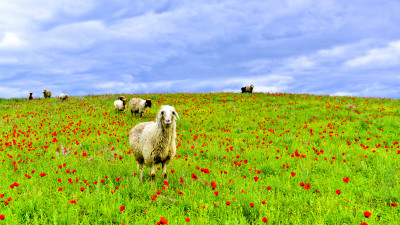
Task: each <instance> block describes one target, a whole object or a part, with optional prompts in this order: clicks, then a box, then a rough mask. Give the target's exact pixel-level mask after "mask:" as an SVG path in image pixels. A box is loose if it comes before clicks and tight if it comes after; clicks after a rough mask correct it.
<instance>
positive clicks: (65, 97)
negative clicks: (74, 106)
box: [58, 94, 69, 101]
mask: <svg viewBox="0 0 400 225" xmlns="http://www.w3.org/2000/svg"><path fill="white" fill-rule="evenodd" d="M58 98H59V99H60V100H61V101H63V100H66V99H67V98H69V95H68V94H61V95H60V96H58Z"/></svg>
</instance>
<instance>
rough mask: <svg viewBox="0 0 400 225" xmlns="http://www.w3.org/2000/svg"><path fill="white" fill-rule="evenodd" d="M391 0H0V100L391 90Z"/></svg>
mask: <svg viewBox="0 0 400 225" xmlns="http://www.w3.org/2000/svg"><path fill="white" fill-rule="evenodd" d="M399 9H400V2H399V1H398V0H392V1H390V0H354V1H353V0H352V1H320V0H298V1H295V0H282V1H275V0H257V1H255V0H247V1H239V0H220V1H217V0H208V1H204V0H190V1H186V0H170V1H168V0H146V1H144V0H143V1H141V0H138V1H128V0H112V1H106V0H104V1H103V0H79V1H69V0H58V1H54V0H31V1H26V0H24V1H22V0H5V1H0V98H12V97H27V96H28V93H29V92H33V93H34V97H39V96H42V91H43V89H44V88H46V89H49V90H51V91H52V92H53V96H54V95H55V96H57V95H59V94H60V93H68V94H70V95H86V94H109V93H115V94H117V93H155V92H157V93H163V92H220V91H233V92H238V91H240V88H241V87H242V86H245V85H249V84H254V86H255V88H254V90H255V91H256V92H287V93H309V94H318V95H321V94H323V95H353V96H366V97H390V98H392V97H394V98H400V88H398V87H399V84H400V26H399V24H400V13H399Z"/></svg>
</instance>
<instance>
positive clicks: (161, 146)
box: [129, 105, 179, 186]
mask: <svg viewBox="0 0 400 225" xmlns="http://www.w3.org/2000/svg"><path fill="white" fill-rule="evenodd" d="M175 116H176V117H177V118H178V119H179V116H178V113H177V112H176V110H175V108H174V107H172V106H169V105H163V106H161V109H160V111H158V115H157V119H156V122H144V123H139V124H138V125H136V126H135V127H134V128H133V129H132V130H131V131H130V132H129V145H130V148H131V150H132V152H133V155H134V156H135V159H136V161H137V162H138V167H139V169H140V180H141V181H142V180H143V164H144V165H146V166H148V167H150V168H151V185H152V186H153V185H154V178H155V176H156V173H155V169H154V165H155V164H159V163H161V164H162V168H163V175H164V180H165V181H168V178H167V165H168V164H169V163H170V161H171V160H172V159H173V157H174V156H175V153H176V145H175V138H176V122H175Z"/></svg>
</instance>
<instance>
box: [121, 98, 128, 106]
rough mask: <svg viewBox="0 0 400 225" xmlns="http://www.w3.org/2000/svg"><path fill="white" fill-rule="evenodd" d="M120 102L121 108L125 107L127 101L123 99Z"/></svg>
mask: <svg viewBox="0 0 400 225" xmlns="http://www.w3.org/2000/svg"><path fill="white" fill-rule="evenodd" d="M121 101H122V105H123V106H125V105H126V103H127V102H128V100H126V99H125V98H124V99H121Z"/></svg>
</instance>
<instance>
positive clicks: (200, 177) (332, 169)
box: [0, 93, 400, 224]
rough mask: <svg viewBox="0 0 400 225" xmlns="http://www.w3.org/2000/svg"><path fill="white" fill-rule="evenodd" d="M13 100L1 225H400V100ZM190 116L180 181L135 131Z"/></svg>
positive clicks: (7, 120) (182, 134)
mask: <svg viewBox="0 0 400 225" xmlns="http://www.w3.org/2000/svg"><path fill="white" fill-rule="evenodd" d="M123 95H125V96H126V97H127V98H128V99H130V98H132V97H140V98H143V99H145V98H151V99H152V102H153V107H152V108H151V109H149V110H148V111H147V112H146V114H145V115H144V117H143V118H138V117H135V116H133V117H132V116H131V114H130V112H129V113H128V112H126V113H119V114H117V113H115V111H114V107H113V102H114V100H116V99H117V97H118V96H119V95H99V96H92V95H90V96H81V97H71V98H70V99H69V100H67V101H64V102H60V101H58V99H56V98H52V99H34V100H32V101H28V100H27V99H7V100H6V99H1V100H0V109H1V118H0V129H1V130H0V131H1V135H0V174H1V175H0V178H1V182H0V197H1V198H0V219H1V220H0V224H156V223H157V222H159V223H164V224H165V223H166V222H167V221H168V224H263V223H267V224H268V223H270V224H362V223H366V224H400V222H399V221H400V220H399V218H400V207H397V204H399V199H400V148H399V143H398V142H399V141H400V121H399V118H400V110H399V103H400V102H399V100H394V99H381V98H357V97H330V96H315V95H299V94H268V93H255V94H251V95H249V94H239V93H201V94H189V93H176V94H146V95H129V94H123ZM161 105H172V106H174V107H175V108H176V110H177V111H178V113H179V116H180V118H181V120H178V121H177V137H176V141H177V155H176V157H175V159H174V160H173V162H172V164H171V165H170V166H169V167H168V173H169V175H168V178H169V183H168V185H166V184H164V183H163V178H162V171H160V170H159V169H160V168H159V167H161V165H159V166H157V167H158V169H156V179H155V186H154V187H153V188H152V187H151V177H150V169H149V168H145V175H144V182H143V183H141V182H140V180H139V176H138V173H139V170H138V169H137V166H136V162H135V160H134V157H133V155H132V154H131V152H130V149H129V144H128V142H129V141H128V139H129V137H128V134H129V130H130V129H132V128H133V127H134V126H135V125H136V124H138V123H140V122H144V121H153V120H154V119H155V115H156V113H157V111H158V110H159V109H160V106H161Z"/></svg>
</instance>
